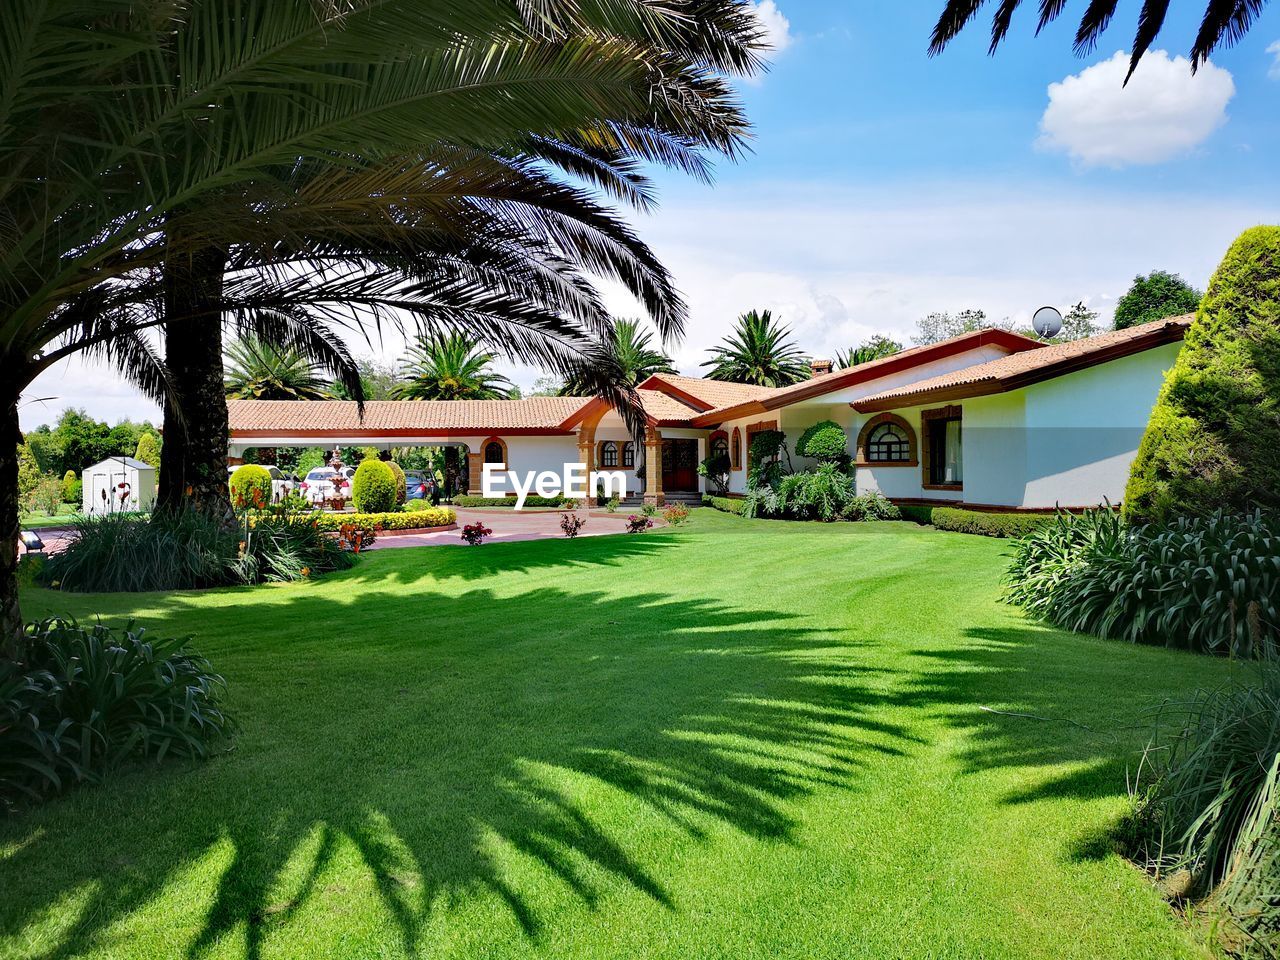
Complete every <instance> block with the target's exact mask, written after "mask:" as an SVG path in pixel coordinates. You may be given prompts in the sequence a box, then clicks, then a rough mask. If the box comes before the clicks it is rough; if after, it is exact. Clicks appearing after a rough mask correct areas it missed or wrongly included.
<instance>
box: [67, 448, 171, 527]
mask: <svg viewBox="0 0 1280 960" xmlns="http://www.w3.org/2000/svg"><path fill="white" fill-rule="evenodd" d="M80 479H81V480H82V481H83V482H84V495H83V497H84V499H83V503H82V505H81V509H82V510H83V511H84V512H85V515H86V516H90V515H97V516H101V515H102V514H104V513H120V512H121V511H130V510H141V511H144V512H149V511H150V510H151V508H152V507H153V506H154V505H155V502H156V468H155V467H153V466H151V465H149V464H146V463H143V462H142V461H141V460H135V459H133V457H108V458H107V459H106V460H103V461H102V462H101V463H95V464H94V465H93V466H91V467H86V468H85V469H84V471H83V472H82V473H81V474H80Z"/></svg>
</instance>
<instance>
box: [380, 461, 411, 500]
mask: <svg viewBox="0 0 1280 960" xmlns="http://www.w3.org/2000/svg"><path fill="white" fill-rule="evenodd" d="M383 462H384V463H385V464H386V465H387V466H388V467H390V468H391V473H392V474H393V475H394V476H395V478H396V506H398V507H399V506H403V505H404V501H405V498H406V497H407V496H408V495H409V487H408V481H407V480H406V479H405V476H404V471H403V470H401V469H400V464H398V463H396V462H395V461H394V460H384V461H383Z"/></svg>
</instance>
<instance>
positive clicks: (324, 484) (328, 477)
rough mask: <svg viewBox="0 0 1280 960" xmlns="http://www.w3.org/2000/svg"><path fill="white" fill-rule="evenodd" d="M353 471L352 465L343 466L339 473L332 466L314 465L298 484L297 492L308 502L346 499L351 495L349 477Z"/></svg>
mask: <svg viewBox="0 0 1280 960" xmlns="http://www.w3.org/2000/svg"><path fill="white" fill-rule="evenodd" d="M355 472H356V471H355V469H354V468H353V467H343V468H342V473H341V474H339V473H338V471H337V470H335V469H333V467H316V468H314V469H313V470H311V472H310V473H308V474H307V475H306V477H304V478H303V480H302V483H300V484H298V493H300V494H302V496H304V497H306V498H307V501H308V502H309V503H317V504H319V503H324V502H325V501H326V500H333V499H335V498H338V497H341V498H343V499H346V498H348V497H350V496H351V477H352V476H353V475H354V474H355ZM339 481H341V482H339Z"/></svg>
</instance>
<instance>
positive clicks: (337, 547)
mask: <svg viewBox="0 0 1280 960" xmlns="http://www.w3.org/2000/svg"><path fill="white" fill-rule="evenodd" d="M320 516H321V514H319V513H316V514H305V515H303V514H295V513H287V512H285V511H283V510H273V511H269V512H267V513H264V514H261V515H259V516H255V517H252V518H247V519H246V521H245V525H244V528H243V529H242V531H241V534H240V537H241V539H240V542H239V544H238V549H237V554H236V561H235V563H234V564H233V565H232V569H233V571H234V573H235V577H236V579H237V580H238V581H239V582H241V583H264V582H270V583H282V582H287V581H292V580H305V579H306V578H308V577H310V576H312V575H313V574H317V573H329V572H331V571H334V570H345V569H347V568H348V567H350V566H352V564H354V563H355V554H358V553H359V552H360V549H361V547H365V546H368V545H369V544H370V543H372V542H373V538H372V537H369V538H368V539H367V540H366V539H364V537H363V535H362V536H361V538H360V539H357V540H355V541H354V543H353V542H352V541H351V540H349V539H347V538H345V537H343V536H342V535H339V536H338V537H337V538H334V537H331V536H329V534H328V533H327V532H326V531H325V530H324V529H322V528H321V526H320V524H319V522H318V518H319V517H320Z"/></svg>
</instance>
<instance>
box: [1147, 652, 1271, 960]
mask: <svg viewBox="0 0 1280 960" xmlns="http://www.w3.org/2000/svg"><path fill="white" fill-rule="evenodd" d="M1144 773H1145V774H1146V777H1144V775H1143V774H1144ZM1147 777H1149V778H1150V780H1149V782H1148V780H1147ZM1133 794H1134V799H1135V801H1136V803H1135V812H1134V815H1133V817H1132V818H1131V820H1130V823H1129V824H1128V825H1127V830H1126V831H1125V832H1126V833H1127V834H1128V838H1127V841H1128V842H1127V846H1128V851H1127V852H1128V853H1129V854H1130V856H1131V858H1133V859H1135V860H1137V861H1138V862H1139V863H1142V864H1144V865H1145V866H1146V867H1147V868H1148V869H1149V870H1150V871H1151V872H1152V873H1154V874H1155V875H1156V876H1157V877H1160V878H1161V879H1163V880H1164V881H1165V882H1166V884H1167V885H1168V886H1170V887H1172V889H1171V890H1170V892H1172V893H1174V894H1175V895H1177V896H1178V897H1179V898H1180V899H1187V900H1192V901H1204V902H1206V905H1207V906H1208V907H1209V909H1211V910H1220V911H1222V912H1223V913H1225V914H1226V916H1227V918H1228V919H1229V921H1230V926H1231V927H1232V928H1233V929H1230V930H1229V931H1228V934H1229V937H1230V939H1231V940H1233V941H1235V943H1234V944H1232V945H1233V946H1235V947H1237V948H1238V947H1240V945H1241V941H1244V942H1245V943H1248V945H1249V946H1248V947H1246V948H1244V949H1239V950H1237V952H1239V953H1241V954H1245V955H1249V954H1256V955H1259V956H1262V957H1277V956H1280V896H1278V895H1277V893H1278V891H1280V666H1277V664H1275V663H1270V664H1267V665H1265V666H1264V668H1263V670H1262V676H1261V678H1260V681H1259V682H1258V683H1256V684H1251V683H1236V684H1233V685H1231V686H1228V687H1224V688H1221V689H1217V690H1203V691H1200V692H1198V693H1197V694H1196V695H1195V696H1194V697H1193V698H1192V699H1191V700H1190V701H1189V702H1187V703H1180V704H1173V705H1166V706H1165V708H1164V709H1163V710H1162V711H1161V713H1160V716H1159V720H1158V723H1157V732H1156V735H1155V737H1154V738H1153V740H1152V742H1151V745H1150V746H1149V747H1148V750H1147V753H1146V756H1145V758H1144V763H1143V767H1142V768H1140V771H1139V777H1138V782H1137V785H1136V787H1135V788H1134V791H1133Z"/></svg>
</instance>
